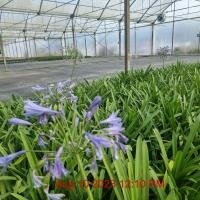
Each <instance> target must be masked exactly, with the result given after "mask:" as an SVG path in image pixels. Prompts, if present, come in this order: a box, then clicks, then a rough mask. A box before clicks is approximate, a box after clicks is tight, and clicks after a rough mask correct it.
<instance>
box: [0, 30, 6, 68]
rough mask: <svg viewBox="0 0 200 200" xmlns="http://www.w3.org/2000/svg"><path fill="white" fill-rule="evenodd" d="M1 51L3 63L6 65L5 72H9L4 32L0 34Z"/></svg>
mask: <svg viewBox="0 0 200 200" xmlns="http://www.w3.org/2000/svg"><path fill="white" fill-rule="evenodd" d="M0 49H1V53H2V56H3V63H4V67H5V71H7V62H6V56H5V52H4V45H3V37H2V32H1V34H0Z"/></svg>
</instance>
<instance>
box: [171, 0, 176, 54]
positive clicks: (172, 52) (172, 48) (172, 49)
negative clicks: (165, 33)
mask: <svg viewBox="0 0 200 200" xmlns="http://www.w3.org/2000/svg"><path fill="white" fill-rule="evenodd" d="M175 9H176V3H175V2H174V11H173V23H172V47H171V55H173V54H174V25H175V21H174V20H175Z"/></svg>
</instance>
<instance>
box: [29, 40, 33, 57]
mask: <svg viewBox="0 0 200 200" xmlns="http://www.w3.org/2000/svg"><path fill="white" fill-rule="evenodd" d="M28 46H29V50H30V51H29V52H30V57H31V58H32V57H33V56H32V52H31V40H28Z"/></svg>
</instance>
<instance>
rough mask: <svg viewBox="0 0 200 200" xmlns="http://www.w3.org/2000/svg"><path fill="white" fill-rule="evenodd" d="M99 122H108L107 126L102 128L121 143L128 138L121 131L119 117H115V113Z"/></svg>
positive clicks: (125, 141)
mask: <svg viewBox="0 0 200 200" xmlns="http://www.w3.org/2000/svg"><path fill="white" fill-rule="evenodd" d="M100 123H101V124H108V128H104V129H103V130H104V131H106V132H108V134H109V135H110V136H114V137H115V138H116V139H117V141H119V142H122V143H127V142H128V138H127V137H126V136H125V135H123V134H122V133H121V132H122V131H123V130H124V128H123V126H122V120H121V118H120V117H117V113H114V112H113V113H112V114H111V115H110V116H109V117H108V118H107V119H106V120H103V121H101V122H100Z"/></svg>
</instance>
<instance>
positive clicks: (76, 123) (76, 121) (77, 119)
mask: <svg viewBox="0 0 200 200" xmlns="http://www.w3.org/2000/svg"><path fill="white" fill-rule="evenodd" d="M79 120H80V119H79V117H76V118H75V126H76V127H77V126H78V125H79Z"/></svg>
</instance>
